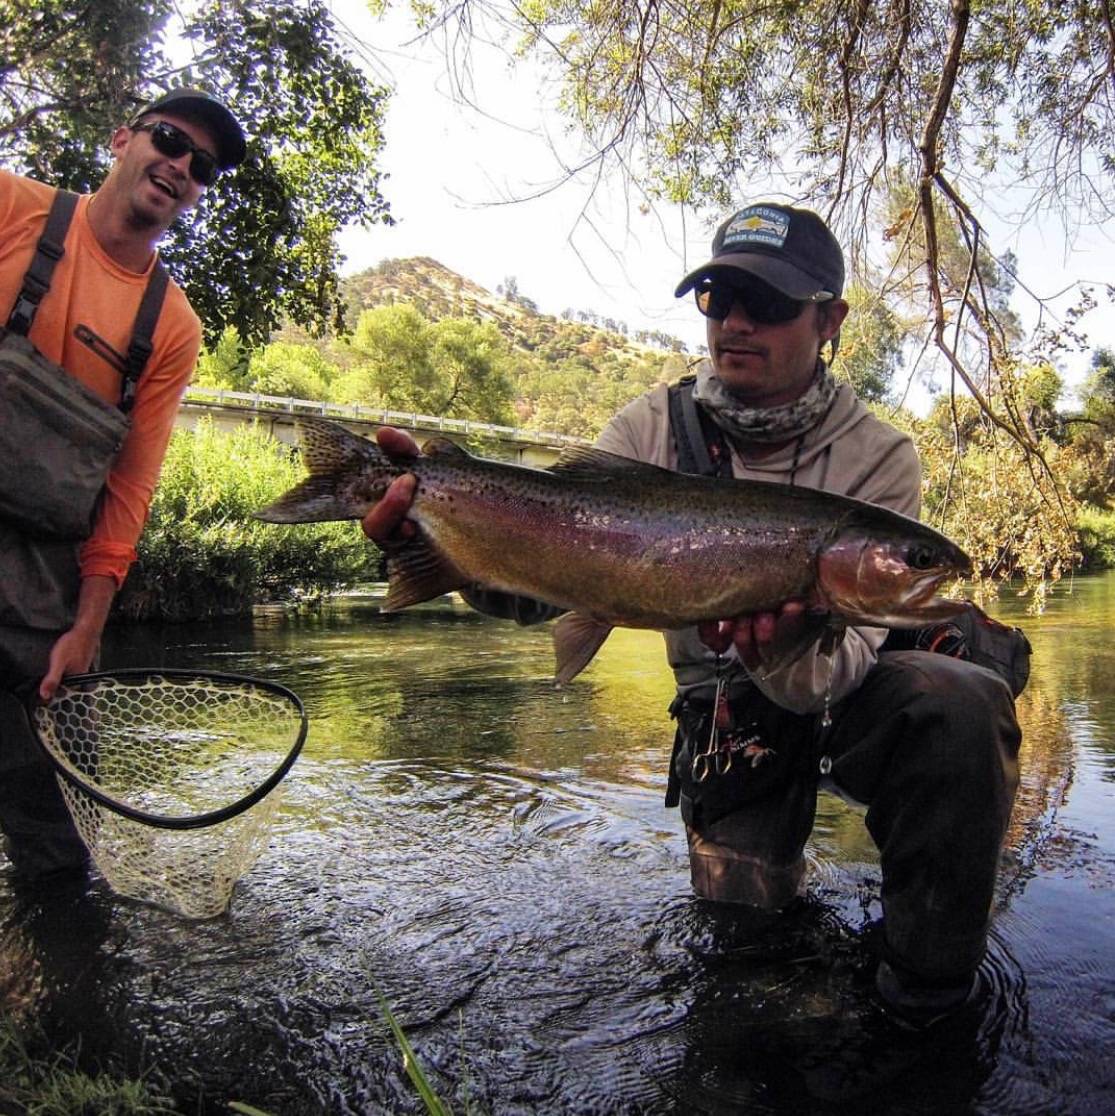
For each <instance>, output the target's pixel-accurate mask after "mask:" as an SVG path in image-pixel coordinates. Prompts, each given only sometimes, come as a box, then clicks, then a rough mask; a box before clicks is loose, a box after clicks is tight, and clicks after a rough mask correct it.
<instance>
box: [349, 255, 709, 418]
mask: <svg viewBox="0 0 1115 1116" xmlns="http://www.w3.org/2000/svg"><path fill="white" fill-rule="evenodd" d="M507 288H508V289H502V290H501V291H499V292H498V293H497V294H493V293H492V292H491V291H488V290H486V289H485V288H484V287H481V286H480V285H478V284H477V283H474V282H472V281H470V280H468V279H465V278H464V277H463V276H460V275H458V274H457V273H456V272H454V271H451V270H450V269H449V268H447V267H445V266H444V265H442V264H440V263H438V262H437V261H436V260H433V259H429V258H428V257H417V258H413V259H403V260H387V261H385V262H383V263H382V264H380V265H379V266H378V267H375V268H371V269H369V270H368V271H364V272H361V273H360V274H358V275H354V276H352V277H351V278H349V279H347V280H346V281H345V284H344V297H345V302H346V307H347V311H346V316H347V320H348V325H349V327H350V328H353V329H355V327H356V324H357V322H358V321H359V320H360V318H361V316H362V315H364V314H365V313H367V312H374V313H380V314H382V313H383V311H384V309H385V308H388V307H395V306H398V307H403V306H406V307H413V308H414V309H416V310H417V311H418V313H419V315H420V318H419V319H418V322H419V323H421V322H422V321H428V322H432V323H435V325H434V328H435V329H437V328H438V327H439V326H449V325H450V323H452V322H460V321H461V320H462V319H463V320H464V321H465V322H469V323H476V327H477V328H481V329H493V328H494V329H495V330H496V331H498V333H497V336H498V337H500V338H502V341H503V345H504V346H505V350H506V351H505V353H504V355H503V357H501V358H500V361H499V367H500V369H501V373H500V375H501V376H502V377H505V380H506V392H507V394H506V398H505V402H504V403H503V404H498V403H497V404H496V407H497V409H498V407H499V406H501V405H502V406H503V407H505V408H507V412H506V413H507V414H508V418H509V419H510V420H511V421H514V422H515V424H516V425H520V426H525V427H531V428H533V429H538V430H554V431H560V432H562V433H566V434H572V435H576V436H578V437H586V438H591V437H595V435H596V434H597V433H598V432H599V430H600V429H601V427H602V426H603V425H604V423H605V422H607V421H608V419H609V418H611V416H612V415H614V414H615V413H616V412H617V411H618V410H620V409H621V408H622V407H623V406H624V405H625V404H626V403H627V402H629V401H630V400H632V399H634V398H635V397H636V396H638V395H641V394H642V393H643V392H645V391H646V390H647V389H648V388H650V387H652V386H653V385H654V384H656V383H660V382H670V381H671V380H676V379H677V378H678V377H679V376H681V375H683V374H684V373H685V371H686V369H687V368H688V366H689V364H690V363H691V362H692V361H693V360H694V358H695V356H696V354H690V353H687V352H686V351H685V349H684V346H683V345H682V343H681V342H680V341H679V340H677V338H674V337H669V336H667V335H665V334H661V333H648V332H639V333H635V334H633V335H629V333H628V330H627V327H626V325H625V324H624V323H622V322H615V321H612V320H609V319H605V320H600V319H599V318H598V317H597V316H596V315H595V314H593V313H592V312H591V311H583V310H576V311H575V310H566V311H564V312H563V313H562V316H561V317H553V316H552V315H549V314H541V313H539V311H538V308H537V307H536V306H535V304H534V303H533V302H532V301H531V300H530V299H529V298H526V297H525V296H523V295H522V294H520V293H519V292H518V290H517V286H516V284H515V281H514V280H513V279H509V280H508V281H507ZM416 328H421V327H420V325H419V326H417V327H416ZM416 378H421V376H420V373H419V372H418V371H417V368H416V366H413V365H412V368H411V372H410V374H409V375H408V376H404V377H397V376H396V377H395V385H394V387H393V388H392V389H391V393H390V394H389V393H387V392H385V391H384V390H383V389H382V388H381V387H377V388H376V389H375V390H376V391H377V392H378V394H377V395H376V396H375V397H376V398H382V399H398V398H399V397H400V395H399V393H400V392H405V391H407V390H409V389H408V384H407V383H406V381H408V380H409V381H411V383H413V381H414V380H415V379H416ZM435 378H436V374H435ZM383 379H384V377H381V380H380V381H379V382H380V383H382V382H383ZM366 394H367V393H366V392H365V395H366ZM452 395H453V400H454V402H453V403H452V404H451V405H450V406H449V407H448V408H447V410H446V413H448V411H449V410H450V409H451V410H452V413H454V414H455V415H456V416H457V417H472V418H481V417H483V414H484V412H485V408H487V413H488V414H489V415H491V414H492V413H494V412H493V411H492V409H491V406H492V405H491V403H490V401H489V402H488V403H486V404H484V403H481V402H479V401H478V400H473V402H472V403H471V404H470V403H469V401H468V400H467V399H466V398H465V395H464V393H463V392H462V391H459V390H456V389H454V391H453V393H452ZM427 398H432V397H427ZM428 405H429V406H431V407H436V406H438V404H437V403H434V402H431V403H429V404H428ZM433 413H438V414H440V413H443V412H442V411H440V410H435V411H434V412H433ZM512 416H513V418H512Z"/></svg>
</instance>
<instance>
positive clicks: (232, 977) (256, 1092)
mask: <svg viewBox="0 0 1115 1116" xmlns="http://www.w3.org/2000/svg"><path fill="white" fill-rule="evenodd" d="M994 611H995V612H996V613H997V614H998V615H999V616H1000V617H1002V618H1007V619H1010V620H1011V621H1012V622H1014V623H1017V624H1019V625H1020V626H1021V627H1023V628H1024V629H1025V630H1026V632H1027V634H1028V635H1029V636H1030V638H1031V641H1032V643H1033V645H1034V669H1033V676H1032V680H1031V683H1030V686H1029V688H1028V689H1027V691H1026V692H1025V693H1024V694H1023V696H1022V698H1021V699H1020V702H1019V710H1020V717H1021V720H1022V722H1023V726H1024V729H1025V743H1024V746H1023V747H1024V752H1023V785H1022V788H1021V791H1020V794H1019V799H1018V804H1017V806H1016V810H1015V816H1014V821H1013V824H1012V829H1011V834H1010V838H1009V842H1008V847H1007V848H1006V850H1005V851H1004V857H1003V869H1002V873H1001V882H1000V888H999V895H998V899H997V903H996V914H995V929H994V933H993V940H992V944H991V949H990V952H989V956H988V958H987V960H986V962H985V964H984V968H983V971H984V976H985V981H986V983H987V985H988V987H989V988H990V990H991V991H990V996H989V998H988V1000H987V1002H986V1003H985V1004H984V1005H983V1007H982V1008H981V1010H980V1011H978V1012H976V1013H975V1014H974V1015H973V1016H972V1017H970V1018H967V1019H965V1020H963V1021H962V1022H961V1023H958V1024H956V1025H950V1026H946V1027H943V1028H941V1029H940V1031H939V1032H933V1033H931V1034H930V1035H929V1036H926V1037H920V1038H910V1037H907V1036H905V1035H903V1034H901V1033H899V1032H896V1031H895V1030H893V1029H892V1027H891V1026H890V1025H889V1024H888V1023H887V1021H886V1020H885V1019H883V1018H882V1017H881V1016H880V1014H879V1013H878V1011H877V1009H876V1008H875V1006H874V1004H873V1001H872V999H871V995H870V990H871V983H870V978H871V966H870V956H871V951H870V939H871V935H872V927H873V922H874V920H875V919H876V918H877V917H878V915H879V906H878V883H879V880H878V861H877V857H876V855H875V852H874V849H873V846H872V845H871V842H870V839H869V838H868V837H867V835H866V833H865V831H864V828H863V825H862V819H861V815H860V814H859V812H858V811H856V810H855V809H854V808H853V807H850V806H848V805H845V804H844V803H842V802H840V801H838V800H836V799H830V798H825V797H823V799H822V803H821V807H820V811H819V814H818V820H817V825H816V828H815V830H814V833H813V837H812V839H811V842H810V845H809V848H808V857H809V863H810V875H809V888H808V895H807V898H806V901H805V902H804V903H802V904H801V906H800V907H799V908H797V909H795V910H794V911H792V912H790V913H787V914H783V915H761V916H760V915H755V914H749V913H747V912H741V911H731V910H722V909H717V908H716V907H713V906H711V905H709V904H706V903H703V902H701V901H698V900H696V899H694V898H693V896H692V894H691V892H690V889H689V884H688V866H687V858H686V853H685V843H684V839H683V836H682V832H681V824H680V820H679V818H678V817H677V814H676V811H669V810H666V809H665V808H664V806H663V804H662V797H663V792H664V787H665V770H666V763H667V757H668V753H669V746H670V739H671V731H670V722H669V721H668V718H667V716H666V712H665V709H666V706H667V704H668V702H669V698H670V694H671V685H670V678H669V675H668V673H667V671H666V668H665V665H664V656H663V653H662V645H661V638H660V637H659V636H657V635H655V634H653V633H643V632H629V631H619V632H616V633H615V634H614V635H613V636H612V638H611V639H610V640H609V642H608V644H607V645H606V647H605V649H604V651H603V652H602V653H601V655H600V657H599V658H598V660H597V661H596V662H595V663H594V664H593V665H592V666H591V667H590V668H589V670H588V671H587V672H586V673H585V674H584V675H582V676H581V678H580V679H578V680H577V681H576V682H575V683H574V684H573V685H572V686H571V687H569V688H567V689H566V690H564V691H560V692H558V691H555V690H554V689H553V688H552V686H551V684H550V681H549V678H550V672H551V666H552V664H551V653H550V646H549V633H548V630H547V629H546V628H545V627H543V628H539V629H519V628H516V627H514V626H513V625H510V624H506V623H502V622H498V621H494V620H488V619H485V618H483V617H480V616H478V615H476V614H474V613H472V612H470V611H469V610H468V609H466V608H465V607H464V606H462V605H460V604H459V603H457V604H454V603H452V602H450V601H443V602H439V603H436V604H434V605H430V606H423V607H421V608H418V609H414V610H410V611H409V612H407V613H404V614H402V615H397V616H392V617H387V616H381V615H380V614H379V613H378V612H377V609H376V604H375V600H374V599H348V600H345V601H341V602H338V603H336V604H334V605H330V606H328V607H326V608H325V609H323V610H321V611H320V612H316V613H312V614H301V615H291V614H288V613H284V612H281V611H275V612H267V613H261V614H259V615H257V617H256V618H255V619H254V621H253V622H236V623H222V624H207V625H204V626H201V625H198V626H185V627H154V626H144V627H130V628H126V629H115V630H114V631H113V632H112V634H111V637H110V639H109V642H108V645H107V647H106V651H105V661H106V665H114V666H119V665H137V666H164V667H166V666H176V667H187V666H194V667H202V668H206V669H210V670H220V671H230V672H236V673H242V674H250V675H256V676H260V677H264V678H269V679H272V680H274V681H278V682H281V683H283V684H285V685H287V686H289V687H291V688H292V689H294V690H295V691H296V692H297V693H298V694H300V696H301V697H302V698H303V700H304V702H305V704H306V707H307V709H308V711H309V713H310V717H311V728H310V734H309V738H308V740H307V743H306V747H305V750H304V753H303V755H302V757H301V759H300V760H299V762H298V763H297V764H296V766H295V768H294V769H293V772H292V774H291V775H290V777H289V778H288V779H287V781H286V784H285V786H284V792H283V793H284V798H283V805H282V809H281V811H280V813H279V814H278V817H277V820H276V822H275V824H274V829H273V832H272V838H271V841H270V844H269V847H268V848H267V850H266V851H265V853H264V854H263V856H262V858H261V859H260V861H259V862H258V863H257V864H256V866H255V867H254V868H253V869H252V870H251V871H250V872H249V873H248V874H247V875H246V876H245V877H244V879H243V880H241V882H240V883H239V884H238V885H237V887H236V890H235V892H234V895H233V900H232V904H231V907H230V909H229V911H228V913H227V914H225V915H223V916H221V917H219V918H216V919H212V920H209V921H206V922H189V921H185V920H183V919H181V918H179V917H176V916H174V915H172V914H169V913H167V912H165V911H162V910H159V909H157V908H153V907H150V906H145V905H142V904H138V903H136V902H133V901H130V900H125V899H120V898H118V897H115V896H114V895H112V894H111V893H110V892H109V891H108V889H107V888H106V886H105V885H104V883H103V882H102V881H100V880H98V879H96V878H95V879H94V881H93V883H92V885H91V886H90V887H89V888H88V889H74V890H71V891H69V892H62V893H59V894H56V895H53V896H51V897H49V898H35V897H31V898H29V897H27V896H24V895H22V894H21V893H19V892H18V891H17V890H15V889H14V888H13V887H12V885H11V881H10V880H9V878H8V876H7V874H6V872H0V1006H2V1008H3V1010H4V1011H6V1012H9V1013H19V1012H26V1013H29V1014H31V1015H34V1016H36V1017H38V1018H40V1019H42V1020H43V1021H44V1022H45V1023H46V1024H47V1026H48V1027H49V1028H50V1029H51V1031H52V1032H53V1033H54V1034H56V1035H57V1036H58V1039H59V1040H60V1041H61V1040H64V1039H72V1038H80V1039H81V1042H82V1051H83V1055H82V1056H83V1058H85V1059H87V1060H88V1061H89V1062H90V1064H92V1063H94V1062H96V1061H97V1060H98V1059H103V1058H104V1057H106V1056H109V1055H111V1056H113V1057H115V1058H118V1059H120V1060H121V1062H122V1064H124V1065H126V1066H127V1067H128V1068H129V1069H130V1070H131V1071H133V1072H139V1071H145V1072H148V1073H150V1074H152V1075H153V1076H154V1077H155V1078H156V1079H159V1080H163V1081H164V1082H166V1083H168V1086H169V1087H170V1088H171V1089H172V1090H173V1093H174V1096H175V1099H176V1101H177V1103H178V1105H179V1107H180V1108H181V1110H182V1111H183V1112H225V1111H227V1107H226V1105H227V1102H228V1101H229V1100H239V1101H242V1102H245V1103H250V1104H252V1105H255V1106H257V1107H258V1108H260V1109H263V1110H266V1111H269V1112H271V1113H274V1114H276V1116H278V1114H283V1116H285V1114H296V1116H301V1114H306V1116H312V1114H317V1113H322V1114H347V1113H378V1112H399V1113H405V1112H418V1111H422V1110H423V1109H422V1106H421V1105H420V1103H419V1102H418V1100H417V1097H416V1094H415V1092H414V1090H413V1089H412V1087H411V1085H410V1083H409V1082H408V1080H407V1078H406V1076H405V1073H404V1070H403V1066H402V1060H401V1057H400V1055H399V1052H398V1049H397V1048H396V1046H395V1045H394V1042H393V1040H392V1038H391V1036H390V1033H389V1031H388V1028H387V1026H386V1024H385V1022H384V1019H383V1015H382V1013H381V1011H380V1008H379V1001H378V996H379V994H382V996H383V997H384V999H385V1000H386V1002H387V1003H388V1004H389V1005H390V1007H391V1009H392V1011H393V1012H394V1014H395V1015H396V1017H397V1019H398V1020H399V1022H400V1023H401V1024H402V1026H403V1027H404V1028H405V1030H406V1032H407V1034H408V1036H409V1038H410V1040H411V1042H412V1043H413V1044H414V1047H415V1048H416V1051H417V1054H418V1057H419V1059H420V1060H421V1062H422V1063H423V1065H424V1066H425V1067H426V1070H427V1073H428V1075H429V1077H430V1079H431V1082H432V1084H433V1086H434V1088H435V1090H436V1091H437V1092H438V1093H439V1094H440V1095H441V1096H442V1098H443V1099H444V1100H445V1101H446V1102H447V1103H448V1104H449V1105H450V1106H451V1107H452V1108H453V1110H454V1111H455V1112H466V1111H468V1112H473V1113H493V1114H494V1113H594V1114H595V1113H601V1114H603V1113H737V1112H740V1113H749V1114H750V1113H793V1114H795V1116H796V1114H810V1113H821V1114H826V1113H845V1112H846V1113H894V1114H921V1113H933V1114H939V1113H948V1114H951V1113H969V1112H970V1113H987V1114H994V1116H1008V1114H1029V1113H1033V1114H1041V1116H1055V1114H1073V1116H1077V1114H1079V1116H1085V1114H1086V1116H1095V1114H1103V1113H1109V1112H1115V965H1113V961H1115V825H1113V824H1112V820H1111V819H1112V805H1113V802H1112V800H1113V797H1115V793H1113V790H1115V738H1113V732H1115V729H1113V726H1115V649H1113V647H1112V641H1111V637H1110V633H1111V632H1112V630H1113V623H1115V575H1108V576H1103V577H1095V578H1088V579H1079V580H1077V581H1076V583H1075V585H1074V586H1072V587H1071V592H1070V591H1069V587H1068V586H1064V587H1062V588H1059V589H1058V590H1057V592H1056V593H1055V594H1054V595H1053V598H1052V600H1051V601H1050V603H1049V605H1048V607H1047V609H1046V610H1045V612H1044V614H1043V615H1041V616H1039V617H1032V616H1028V615H1026V614H1025V612H1024V610H1023V608H1022V606H1021V605H1020V604H1019V603H1018V602H1017V601H1016V600H1015V599H1013V598H1010V597H1005V598H1004V599H1003V600H1002V601H1000V602H999V603H998V604H997V605H996V606H995V609H994Z"/></svg>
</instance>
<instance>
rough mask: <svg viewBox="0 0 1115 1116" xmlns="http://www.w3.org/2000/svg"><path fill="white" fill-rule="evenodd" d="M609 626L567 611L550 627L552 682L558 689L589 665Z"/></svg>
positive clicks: (609, 629) (608, 630)
mask: <svg viewBox="0 0 1115 1116" xmlns="http://www.w3.org/2000/svg"><path fill="white" fill-rule="evenodd" d="M612 627H613V625H611V624H605V623H603V622H602V621H600V620H594V619H593V618H592V617H591V616H585V615H584V614H583V613H580V612H567V613H566V614H565V615H564V616H563V617H561V619H560V620H558V622H557V623H556V624H555V625H554V633H553V634H554V656H555V659H556V668H555V670H554V681H555V682H557V684H558V685H559V686H564V685H565V683H567V682H571V681H572V680H573V679H574V678H576V677H577V675H578V674H580V673H581V671H582V670H584V669H585V667H587V666H588V664H589V663H591V662H592V660H593V658H594V657H595V655H596V652H597V651H599V650H600V648H601V647H603V646H604V641H605V640H606V639H607V638H608V636H609V635H611V632H612Z"/></svg>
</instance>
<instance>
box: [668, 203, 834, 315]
mask: <svg viewBox="0 0 1115 1116" xmlns="http://www.w3.org/2000/svg"><path fill="white" fill-rule="evenodd" d="M732 271H746V272H747V273H748V274H750V275H754V276H755V277H756V278H758V279H762V280H763V281H764V282H766V283H769V284H770V285H771V286H772V287H774V288H775V289H776V290H779V291H781V292H782V293H783V294H784V295H789V297H790V298H798V299H803V300H805V299H812V298H816V296H817V295H819V294H820V293H821V292H822V291H827V292H828V294H830V295H831V296H832V297H833V298H839V297H840V295H841V293H842V292H843V290H844V253H843V252H842V251H841V250H840V245H839V244H837V242H836V237H834V236H833V235H832V232H831V230H830V229H829V227H828V225H826V224H825V223H824V221H822V220H821V218H820V217H818V216H817V214H816V213H813V212H812V211H811V210H808V209H795V208H794V207H793V206H789V205H777V204H776V203H774V202H760V203H758V204H756V205H749V206H747V207H746V208H745V209H741V210H740V211H739V212H738V213H733V214H732V216H731V217H729V218H728V219H727V220H726V221H725V222H724V223H723V224H722V225H721V226H720V228H718V229H717V230H716V236H714V237H713V238H712V259H711V260H709V261H708V263H706V264H702V265H701V266H700V267H699V268H697V270H696V271H691V272H690V273H689V274H688V275H687V276H686V277H685V278H684V279H683V280H682V281H681V282H680V283H679V284H678V288H677V290H676V291H674V294H675V295H676V296H677V297H678V298H680V297H681V296H682V295H683V294H685V293H686V292H687V291H690V290H692V289H693V288H694V287H695V286H696V285H697V284H698V283H699V282H700V281H701V280H702V279H704V278H707V277H710V276H715V275H717V273H723V272H728V273H730V272H732Z"/></svg>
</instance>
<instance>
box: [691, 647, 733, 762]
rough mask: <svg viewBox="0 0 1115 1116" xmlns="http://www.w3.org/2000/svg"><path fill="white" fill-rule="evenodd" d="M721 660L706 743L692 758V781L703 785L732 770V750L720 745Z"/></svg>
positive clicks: (719, 661)
mask: <svg viewBox="0 0 1115 1116" xmlns="http://www.w3.org/2000/svg"><path fill="white" fill-rule="evenodd" d="M722 664H723V660H722V658H721V657H720V656H719V655H718V656H717V657H716V696H715V697H714V698H713V701H712V716H711V717H710V718H709V720H710V723H711V727H710V729H709V734H708V742H707V744H706V746H705V750H704V751H703V752H697V753H696V754H695V755H694V756H693V768H692V771H693V781H694V782H696V783H703V782H704V781H705V780H706V779H707V778H708V777H709V776H710V775H714V774H715V775H727V774H728V772H729V771H731V770H732V748H731V746H730V744H728V743H727V742H725V746H723V747H722V746H721V744H720V723H719V722H720V708H721V702H723V701H724V700H725V699H724V672H723V669H722Z"/></svg>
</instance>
